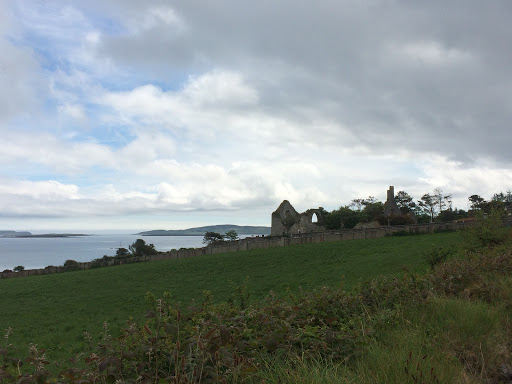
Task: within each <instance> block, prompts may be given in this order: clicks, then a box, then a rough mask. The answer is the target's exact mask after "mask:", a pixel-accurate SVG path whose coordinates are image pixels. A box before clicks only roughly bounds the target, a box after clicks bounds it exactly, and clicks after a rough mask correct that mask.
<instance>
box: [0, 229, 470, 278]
mask: <svg viewBox="0 0 512 384" xmlns="http://www.w3.org/2000/svg"><path fill="white" fill-rule="evenodd" d="M471 224H472V222H462V221H460V222H450V223H432V224H420V225H403V226H390V227H378V228H362V229H341V230H337V231H327V232H312V233H301V234H295V235H290V236H278V237H270V236H266V237H265V236H261V237H249V238H245V239H240V240H237V241H231V242H223V243H220V244H214V245H208V246H206V247H203V248H182V249H179V250H172V251H169V252H161V253H159V254H157V255H151V256H142V257H130V258H126V259H114V260H108V261H91V262H85V263H78V264H77V265H75V266H72V267H64V266H57V267H55V266H49V267H46V268H41V269H27V270H24V271H20V272H1V273H0V278H2V279H7V278H18V277H27V276H38V275H47V274H52V273H62V272H69V271H72V270H83V269H93V268H101V267H110V266H115V265H122V264H133V263H142V262H148V261H156V260H171V259H181V258H185V257H193V256H199V255H212V254H218V253H228V252H239V251H249V250H252V249H266V248H274V247H288V246H290V245H300V244H314V243H326V242H331V241H343V240H356V239H376V238H380V237H385V236H387V235H392V234H393V233H396V232H405V233H409V234H420V233H433V232H438V231H457V230H461V229H464V228H466V227H467V226H469V225H471Z"/></svg>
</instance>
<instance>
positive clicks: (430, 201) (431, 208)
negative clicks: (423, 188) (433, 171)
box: [418, 193, 438, 223]
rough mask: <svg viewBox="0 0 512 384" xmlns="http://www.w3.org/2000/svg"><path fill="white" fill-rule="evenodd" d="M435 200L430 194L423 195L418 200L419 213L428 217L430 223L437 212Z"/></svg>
mask: <svg viewBox="0 0 512 384" xmlns="http://www.w3.org/2000/svg"><path fill="white" fill-rule="evenodd" d="M437 203H438V202H437V199H436V198H435V197H434V196H432V195H431V194H430V193H425V194H424V195H423V196H422V197H421V199H420V200H418V207H419V209H420V211H421V212H423V213H425V214H428V215H429V216H430V222H431V223H432V222H433V221H434V216H435V214H436V212H437Z"/></svg>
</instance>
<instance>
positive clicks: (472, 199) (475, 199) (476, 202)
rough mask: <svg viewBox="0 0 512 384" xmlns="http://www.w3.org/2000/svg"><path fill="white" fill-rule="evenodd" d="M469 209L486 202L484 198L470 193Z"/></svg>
mask: <svg viewBox="0 0 512 384" xmlns="http://www.w3.org/2000/svg"><path fill="white" fill-rule="evenodd" d="M468 200H469V205H470V206H471V209H480V208H482V205H483V204H485V203H486V201H485V199H484V198H483V197H481V196H479V195H471V196H469V197H468Z"/></svg>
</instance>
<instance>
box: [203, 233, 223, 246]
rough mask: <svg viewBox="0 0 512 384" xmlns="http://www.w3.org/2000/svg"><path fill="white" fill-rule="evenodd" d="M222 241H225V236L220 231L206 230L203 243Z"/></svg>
mask: <svg viewBox="0 0 512 384" xmlns="http://www.w3.org/2000/svg"><path fill="white" fill-rule="evenodd" d="M221 241H224V236H222V235H221V234H220V233H218V232H206V233H205V234H204V237H203V243H204V244H208V245H210V244H214V243H218V242H221Z"/></svg>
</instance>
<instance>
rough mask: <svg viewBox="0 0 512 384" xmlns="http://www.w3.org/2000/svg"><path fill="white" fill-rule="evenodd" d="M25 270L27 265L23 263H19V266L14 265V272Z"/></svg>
mask: <svg viewBox="0 0 512 384" xmlns="http://www.w3.org/2000/svg"><path fill="white" fill-rule="evenodd" d="M24 270H25V267H24V266H23V265H18V266H17V267H14V269H13V271H14V272H21V271H24Z"/></svg>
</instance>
